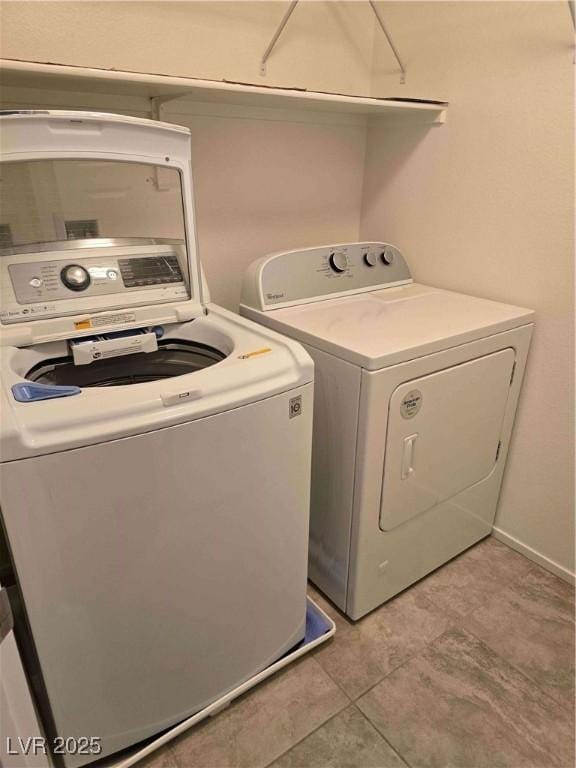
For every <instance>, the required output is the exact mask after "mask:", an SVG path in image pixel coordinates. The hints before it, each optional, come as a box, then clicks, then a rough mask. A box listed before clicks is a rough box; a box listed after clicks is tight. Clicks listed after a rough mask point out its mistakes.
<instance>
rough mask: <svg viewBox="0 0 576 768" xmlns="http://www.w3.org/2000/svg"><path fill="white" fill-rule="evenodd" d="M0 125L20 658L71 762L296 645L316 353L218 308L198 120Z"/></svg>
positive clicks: (3, 471)
mask: <svg viewBox="0 0 576 768" xmlns="http://www.w3.org/2000/svg"><path fill="white" fill-rule="evenodd" d="M1 127H2V144H3V156H2V166H1V171H2V173H1V178H2V182H1V188H0V189H1V209H2V225H3V228H2V235H3V247H2V250H1V251H0V280H1V299H2V307H1V314H0V321H1V322H0V342H1V344H0V355H1V360H0V397H1V411H2V424H1V432H0V441H1V442H0V447H1V466H0V482H1V508H2V523H3V528H4V532H5V536H6V539H7V542H8V547H9V551H10V563H9V566H10V569H11V570H12V573H13V581H14V586H15V587H16V591H17V593H18V595H19V600H18V602H19V605H18V606H17V610H16V611H15V615H16V616H17V617H19V618H17V620H16V636H17V639H18V642H19V647H20V652H21V653H22V655H23V658H24V662H25V665H26V671H27V674H28V677H29V680H30V682H31V685H32V689H33V692H34V697H35V701H36V704H37V706H38V709H39V712H40V714H41V718H42V725H43V727H44V729H45V731H46V735H47V737H48V739H49V744H50V745H51V746H53V745H54V743H55V742H54V740H55V739H56V738H57V737H59V738H60V741H59V743H60V745H62V743H64V746H63V747H62V746H61V749H60V751H61V752H64V753H65V754H64V755H63V756H61V757H60V760H61V761H62V762H63V763H64V764H65V765H66V766H74V765H80V764H83V763H86V762H90V761H91V760H95V759H97V758H100V757H103V756H104V755H108V754H110V753H113V752H115V751H116V750H120V749H122V748H124V747H126V746H127V745H130V744H133V743H135V742H137V741H139V740H141V739H144V738H146V737H148V736H150V735H151V734H154V733H158V732H160V731H161V730H163V729H165V728H168V727H169V726H171V725H172V724H174V723H176V722H178V721H180V720H183V719H184V718H186V717H188V716H189V715H191V714H192V713H194V712H196V711H198V710H200V709H202V708H203V707H204V706H206V705H207V704H209V703H210V702H212V701H214V700H216V699H217V698H219V697H220V696H222V695H223V694H225V693H226V692H228V691H230V690H232V689H234V688H235V687H236V686H238V685H239V684H241V683H242V682H244V681H245V680H247V679H249V678H250V677H252V676H253V675H254V674H255V673H257V672H258V671H260V670H262V669H263V668H265V667H266V666H267V665H268V664H270V663H271V662H272V661H274V660H275V659H277V658H279V657H280V656H281V655H283V654H284V653H285V652H286V651H288V650H289V649H290V648H291V647H292V646H294V645H295V644H297V643H298V642H299V641H301V640H302V638H303V636H304V629H305V611H306V594H305V587H306V565H307V542H308V514H309V490H310V485H309V471H310V467H309V464H310V444H311V428H312V421H311V415H312V397H313V395H312V390H313V383H312V381H313V364H312V361H311V360H310V358H309V356H308V355H307V354H306V352H305V351H304V350H303V348H302V347H301V346H300V345H299V344H297V343H295V342H293V341H290V340H288V339H284V338H281V337H279V336H278V335H277V334H275V333H273V332H271V331H268V330H267V329H264V328H262V327H261V326H257V325H255V324H253V323H251V322H250V321H247V320H245V319H243V318H240V317H238V316H237V315H235V314H233V313H230V312H227V311H226V310H224V309H221V308H219V307H217V306H215V305H214V304H211V303H210V301H209V298H208V295H207V291H206V286H205V285H203V280H202V275H201V268H200V264H199V260H198V257H197V251H196V239H195V224H194V213H193V202H192V200H193V199H192V176H191V167H190V133H189V131H188V130H187V129H185V128H182V127H177V126H171V125H166V124H162V123H156V122H152V121H147V120H139V119H133V118H129V117H123V116H116V115H103V114H92V113H73V112H71V113H68V112H41V111H40V112H28V113H11V114H5V115H3V116H2V118H1ZM3 572H5V569H4V571H3ZM26 735H27V734H22V736H23V737H24V738H25V737H26ZM62 739H64V740H65V741H64V742H62ZM66 739H67V740H66ZM87 740H88V741H87Z"/></svg>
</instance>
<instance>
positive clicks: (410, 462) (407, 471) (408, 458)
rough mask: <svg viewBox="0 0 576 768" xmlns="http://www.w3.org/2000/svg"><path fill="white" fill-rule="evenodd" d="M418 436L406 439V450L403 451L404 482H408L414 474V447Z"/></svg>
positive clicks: (402, 471)
mask: <svg viewBox="0 0 576 768" xmlns="http://www.w3.org/2000/svg"><path fill="white" fill-rule="evenodd" d="M417 437H418V435H417V434H415V435H409V436H408V437H405V438H404V450H403V451H402V470H401V473H402V474H401V476H402V480H406V478H407V477H410V475H411V474H412V472H414V446H415V444H416V438H417Z"/></svg>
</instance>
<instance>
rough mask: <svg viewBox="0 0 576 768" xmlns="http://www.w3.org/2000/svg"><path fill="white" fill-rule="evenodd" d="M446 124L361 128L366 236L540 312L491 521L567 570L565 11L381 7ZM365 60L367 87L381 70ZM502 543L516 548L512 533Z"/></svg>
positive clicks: (568, 111)
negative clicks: (369, 72) (442, 106)
mask: <svg viewBox="0 0 576 768" xmlns="http://www.w3.org/2000/svg"><path fill="white" fill-rule="evenodd" d="M383 8H384V12H385V13H386V17H387V18H388V19H389V20H390V25H391V26H392V25H394V26H395V28H397V29H400V30H404V29H409V30H410V34H409V35H405V36H404V38H403V41H402V46H403V47H402V51H403V53H404V55H405V57H406V59H407V61H408V62H409V79H408V84H409V87H410V90H412V88H414V90H415V91H417V92H423V93H425V92H430V93H434V94H440V95H442V96H445V97H447V98H448V99H449V100H450V102H451V106H450V109H449V112H448V121H447V123H446V125H445V126H443V127H435V128H433V129H431V130H428V131H427V132H425V131H423V130H422V129H421V128H418V127H410V126H408V125H406V124H403V123H397V124H391V123H388V124H386V125H384V124H381V126H373V127H371V128H370V129H369V139H368V148H367V157H366V175H365V188H364V202H363V208H362V224H361V230H360V231H361V237H363V238H372V237H374V238H380V237H381V238H387V239H389V240H390V241H391V242H393V243H396V244H398V245H399V246H400V247H401V248H402V249H403V250H404V252H405V254H406V256H407V258H408V261H409V262H410V264H411V266H412V268H413V271H414V274H415V277H416V279H418V280H420V281H422V282H428V283H431V284H432V285H439V286H442V287H447V288H453V289H455V290H458V291H463V292H465V293H471V294H474V295H478V296H485V297H487V298H492V299H498V300H501V301H505V302H508V303H511V304H518V305H522V306H526V307H532V308H533V309H535V310H536V312H537V321H536V322H537V325H536V332H535V335H534V339H533V346H532V352H531V357H530V360H529V365H528V371H527V374H526V379H525V384H524V390H523V394H522V399H521V404H520V409H519V412H518V416H517V420H516V428H515V434H514V439H513V443H512V446H511V451H510V457H509V461H508V467H507V471H506V476H505V481H504V486H503V490H502V494H501V498H500V505H499V511H498V516H497V521H496V525H497V527H498V528H499V529H500V530H501V531H502V532H503V533H504V534H505V535H506V537H513V538H514V539H516V540H518V541H519V542H520V543H521V544H522V545H523V546H524V547H526V548H529V549H530V550H532V551H533V554H534V555H535V556H540V557H542V558H548V559H549V560H551V561H552V563H553V564H556V565H557V566H558V567H559V568H563V569H566V570H568V571H573V570H574V517H573V516H574V501H573V461H574V454H573V404H574V391H573V378H574V357H573V350H574V344H573V340H574V336H573V330H574V304H573V294H574V273H573V257H574V242H573V234H574V185H573V180H574V134H573V128H574V125H573V108H574V106H573V104H574V101H573V77H574V64H573V56H574V49H573V37H572V35H571V29H572V27H571V21H570V15H569V11H568V7H567V4H566V3H537V2H486V3H482V2H480V3H477V2H446V3H443V2H440V3H427V2H424V3H392V4H390V3H384V4H383ZM387 71H388V68H387V66H386V65H385V64H383V63H382V61H381V59H380V57H379V56H377V57H376V60H375V82H374V89H375V92H376V93H387V92H388V90H389V81H390V77H391V76H390V75H389V74H387ZM507 540H508V541H509V542H510V543H514V542H513V541H511V539H510V538H508V539H507Z"/></svg>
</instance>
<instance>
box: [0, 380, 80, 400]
mask: <svg viewBox="0 0 576 768" xmlns="http://www.w3.org/2000/svg"><path fill="white" fill-rule="evenodd" d="M81 392H82V390H81V389H80V387H62V386H57V385H56V384H35V383H34V382H32V381H20V382H19V383H18V384H13V385H12V395H13V396H14V400H17V401H18V402H19V403H34V402H36V401H37V400H53V399H54V398H55V397H71V396H72V395H79V394H80V393H81Z"/></svg>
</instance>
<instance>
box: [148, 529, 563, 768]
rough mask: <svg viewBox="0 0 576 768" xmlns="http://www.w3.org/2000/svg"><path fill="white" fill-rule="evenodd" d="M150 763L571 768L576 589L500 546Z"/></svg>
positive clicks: (443, 575)
mask: <svg viewBox="0 0 576 768" xmlns="http://www.w3.org/2000/svg"><path fill="white" fill-rule="evenodd" d="M310 592H311V594H312V596H313V597H314V598H315V599H316V600H317V601H318V602H319V603H320V604H321V605H322V606H323V607H324V608H325V610H327V611H328V612H329V613H330V615H331V616H332V617H333V618H334V619H335V621H336V623H337V634H336V636H335V638H334V639H333V640H331V641H329V642H328V643H327V644H326V645H325V646H321V647H320V648H319V649H318V650H317V651H316V652H313V653H312V654H311V655H310V656H308V657H304V658H303V659H302V660H301V661H300V662H298V663H296V664H294V665H293V666H291V667H288V668H287V669H286V670H284V671H283V672H281V673H279V674H278V675H276V676H275V677H273V678H271V679H270V680H269V681H267V682H266V683H264V684H263V685H262V686H260V687H258V688H256V689H254V690H253V691H251V692H250V693H248V694H246V695H245V696H243V697H242V698H240V699H238V700H237V701H236V702H235V703H233V704H232V705H231V706H230V707H229V708H228V709H227V710H225V711H224V712H221V713H220V714H219V715H217V716H216V717H214V718H213V719H211V720H209V721H207V722H205V723H204V724H202V725H200V726H199V727H197V728H196V729H195V730H192V731H190V732H189V733H188V734H186V735H185V736H182V737H181V738H180V739H179V740H177V741H175V742H173V743H172V744H171V745H170V746H169V747H168V748H166V749H164V750H163V751H162V752H160V753H157V754H156V755H155V756H154V757H152V758H151V759H149V760H148V761H147V762H145V763H143V764H142V768H264V767H265V766H272V768H328V767H329V766H330V767H331V768H332V767H333V768H339V767H340V766H342V767H344V766H346V767H347V768H355V767H357V768H400V767H401V766H404V767H405V766H413V768H448V766H449V767H450V768H505V767H508V768H552V767H554V768H556V766H558V768H572V767H573V766H574V753H573V744H574V590H573V589H572V587H570V586H569V585H568V584H566V583H565V582H563V581H561V580H560V579H558V578H557V577H555V576H553V575H551V574H550V573H548V572H547V571H544V570H543V569H541V568H540V567H539V566H537V565H535V564H533V563H531V562H530V561H529V560H526V559H525V558H524V557H522V556H521V555H519V554H518V553H516V552H514V551H512V550H511V549H509V548H508V547H505V546H504V545H503V544H500V543H499V542H498V541H496V540H495V539H487V540H485V541H483V542H481V543H480V544H478V545H476V546H475V547H473V548H472V549H470V550H468V551H467V552H465V553H464V554H463V555H461V556H460V557H458V558H456V559H455V560H452V561H451V562H450V563H449V564H448V565H446V566H445V567H444V568H441V569H439V570H438V571H436V572H435V573H433V574H432V575H431V576H429V577H428V578H426V579H424V580H422V581H421V582H419V583H418V584H416V585H414V586H413V587H411V588H410V589H408V590H406V591H405V592H404V593H402V594H401V595H399V596H398V597H396V598H395V599H394V600H391V601H390V602H388V603H387V604H386V605H384V606H382V607H381V608H379V609H378V610H376V611H374V612H373V613H371V614H370V615H369V616H367V617H366V618H364V619H362V620H360V621H359V622H356V623H352V622H350V621H348V620H347V619H346V618H345V617H344V616H343V615H342V614H340V613H339V612H338V611H337V610H336V609H335V608H334V607H333V606H331V605H330V604H329V603H328V602H327V601H326V600H324V599H323V598H322V597H321V596H319V595H318V593H317V592H316V591H315V590H314V588H312V587H311V588H310Z"/></svg>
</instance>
